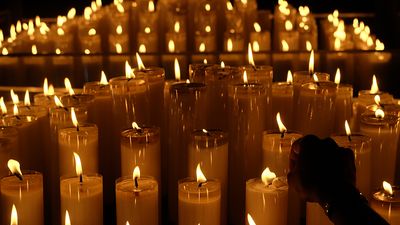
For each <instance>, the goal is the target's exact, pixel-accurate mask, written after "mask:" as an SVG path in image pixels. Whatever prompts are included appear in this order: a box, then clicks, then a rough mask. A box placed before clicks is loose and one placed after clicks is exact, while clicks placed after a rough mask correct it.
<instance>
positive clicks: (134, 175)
mask: <svg viewBox="0 0 400 225" xmlns="http://www.w3.org/2000/svg"><path fill="white" fill-rule="evenodd" d="M132 178H133V180H135V179H136V178H140V168H139V166H135V168H134V169H133V173H132Z"/></svg>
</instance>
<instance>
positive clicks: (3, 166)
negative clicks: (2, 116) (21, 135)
mask: <svg viewBox="0 0 400 225" xmlns="http://www.w3.org/2000/svg"><path fill="white" fill-rule="evenodd" d="M17 154H18V130H17V129H16V128H14V127H3V126H0V176H5V175H7V173H8V168H7V161H8V160H9V159H11V158H14V157H16V156H17Z"/></svg>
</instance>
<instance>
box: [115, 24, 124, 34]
mask: <svg viewBox="0 0 400 225" xmlns="http://www.w3.org/2000/svg"><path fill="white" fill-rule="evenodd" d="M115 32H116V33H117V34H122V26H121V25H118V26H117V28H115Z"/></svg>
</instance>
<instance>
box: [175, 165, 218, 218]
mask: <svg viewBox="0 0 400 225" xmlns="http://www.w3.org/2000/svg"><path fill="white" fill-rule="evenodd" d="M196 174H197V179H196V180H193V179H190V178H187V179H183V180H180V181H179V183H178V192H179V194H178V198H179V204H178V210H179V225H198V224H209V225H220V224H221V215H220V213H221V184H220V182H219V181H216V180H207V179H206V177H205V176H204V174H203V173H202V171H201V168H200V165H198V166H197V170H196Z"/></svg>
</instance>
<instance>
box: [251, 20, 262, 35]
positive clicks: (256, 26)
mask: <svg viewBox="0 0 400 225" xmlns="http://www.w3.org/2000/svg"><path fill="white" fill-rule="evenodd" d="M253 26H254V30H255V31H256V32H257V33H259V32H261V26H260V24H259V23H257V22H255V23H254V24H253Z"/></svg>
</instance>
